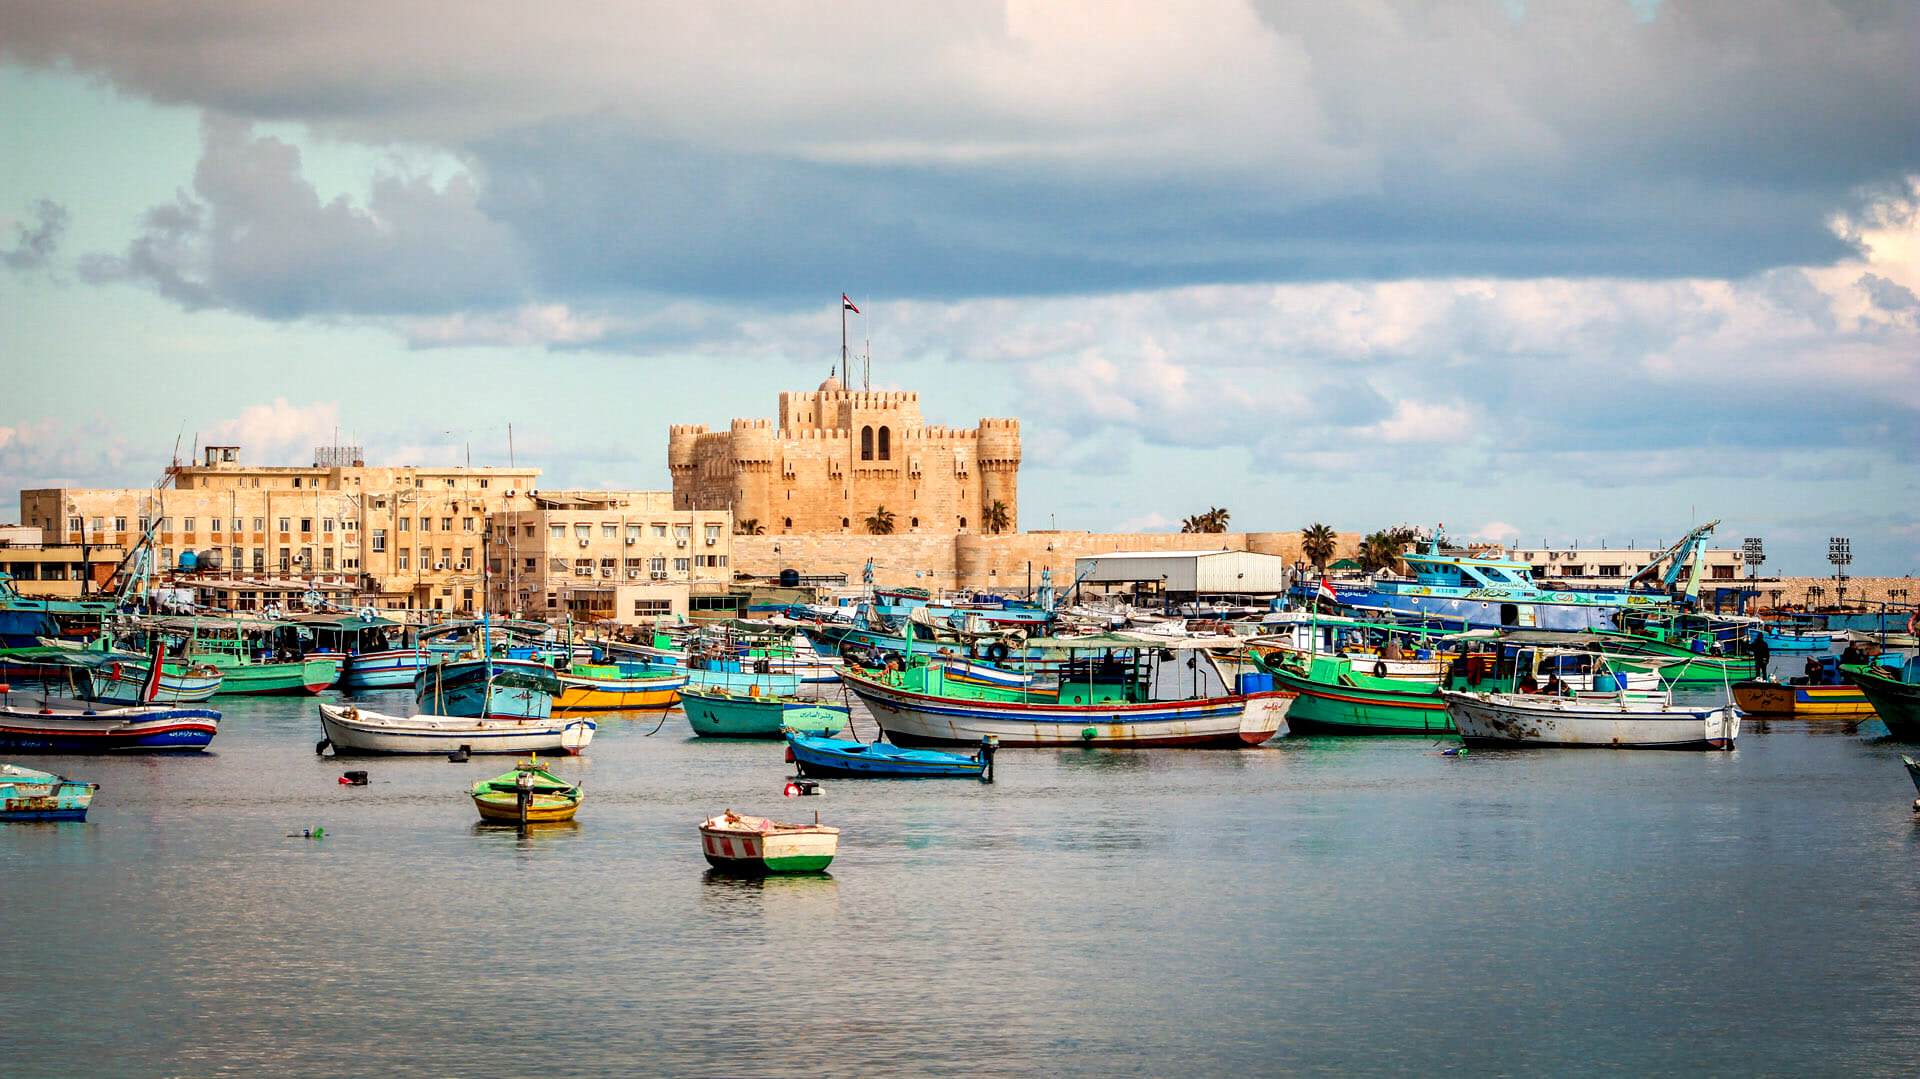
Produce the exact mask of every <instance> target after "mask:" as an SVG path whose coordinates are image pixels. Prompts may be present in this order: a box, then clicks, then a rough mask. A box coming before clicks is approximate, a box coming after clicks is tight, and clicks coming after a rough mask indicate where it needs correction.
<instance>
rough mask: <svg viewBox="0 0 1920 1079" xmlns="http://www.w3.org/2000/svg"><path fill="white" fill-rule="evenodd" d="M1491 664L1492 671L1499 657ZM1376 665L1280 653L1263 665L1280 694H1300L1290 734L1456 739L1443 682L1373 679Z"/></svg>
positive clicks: (1291, 710) (1369, 661)
mask: <svg viewBox="0 0 1920 1079" xmlns="http://www.w3.org/2000/svg"><path fill="white" fill-rule="evenodd" d="M1471 658H1473V659H1475V660H1478V659H1480V658H1481V657H1478V656H1475V657H1471ZM1485 658H1486V660H1487V663H1488V666H1489V667H1491V666H1492V659H1493V657H1491V656H1488V657H1485ZM1372 665H1373V661H1372V657H1367V659H1366V660H1365V661H1363V663H1362V664H1361V665H1358V666H1356V664H1355V661H1354V660H1352V659H1350V658H1348V657H1346V656H1326V655H1308V654H1306V653H1303V652H1275V653H1272V654H1271V656H1270V657H1264V658H1263V659H1262V661H1261V666H1262V667H1264V668H1265V669H1266V670H1267V671H1268V672H1269V673H1271V674H1272V675H1273V683H1274V688H1276V689H1280V690H1284V691H1288V692H1291V693H1293V694H1294V698H1293V703H1292V704H1291V705H1289V706H1288V707H1287V730H1288V731H1289V732H1290V733H1293V734H1452V733H1454V728H1453V721H1452V720H1451V719H1448V718H1447V702H1446V701H1444V700H1442V699H1441V697H1440V686H1439V684H1438V683H1437V682H1415V681H1412V680H1409V679H1405V678H1385V677H1381V676H1379V675H1375V674H1372V673H1369V672H1370V671H1371V669H1372ZM1478 669H1479V668H1478V667H1476V670H1478ZM1484 677H1485V676H1482V678H1484ZM1476 681H1478V680H1476Z"/></svg>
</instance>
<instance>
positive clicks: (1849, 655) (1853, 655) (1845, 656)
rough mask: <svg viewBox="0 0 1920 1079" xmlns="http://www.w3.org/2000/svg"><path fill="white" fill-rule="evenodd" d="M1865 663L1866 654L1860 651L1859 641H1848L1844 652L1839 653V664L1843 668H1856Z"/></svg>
mask: <svg viewBox="0 0 1920 1079" xmlns="http://www.w3.org/2000/svg"><path fill="white" fill-rule="evenodd" d="M1866 661H1867V653H1866V652H1865V651H1864V650H1862V649H1861V647H1860V642H1859V641H1848V642H1847V648H1846V651H1844V652H1841V653H1840V662H1841V664H1842V665H1844V666H1848V667H1858V666H1860V665H1862V664H1864V663H1866Z"/></svg>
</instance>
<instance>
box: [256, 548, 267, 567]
mask: <svg viewBox="0 0 1920 1079" xmlns="http://www.w3.org/2000/svg"><path fill="white" fill-rule="evenodd" d="M266 568H267V549H266V548H265V547H255V548H254V549H253V572H255V573H260V572H262V571H264V570H265V569H266Z"/></svg>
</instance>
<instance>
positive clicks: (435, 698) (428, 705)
mask: <svg viewBox="0 0 1920 1079" xmlns="http://www.w3.org/2000/svg"><path fill="white" fill-rule="evenodd" d="M561 692H562V686H561V683H560V676H559V674H558V673H556V672H555V671H554V669H553V668H552V667H549V666H547V665H546V664H544V663H541V662H538V661H537V660H531V659H501V658H496V657H490V656H482V657H481V658H479V659H446V658H444V657H440V658H438V659H437V660H436V662H435V663H434V664H433V665H432V666H431V667H428V668H426V669H425V670H423V671H421V672H420V673H419V674H418V675H415V676H414V679H413V696H414V700H415V701H416V702H417V703H418V705H419V707H420V711H421V712H423V713H425V714H427V715H435V716H458V717H462V718H467V719H546V718H548V717H549V716H551V715H552V714H553V701H554V698H556V697H558V696H560V694H561Z"/></svg>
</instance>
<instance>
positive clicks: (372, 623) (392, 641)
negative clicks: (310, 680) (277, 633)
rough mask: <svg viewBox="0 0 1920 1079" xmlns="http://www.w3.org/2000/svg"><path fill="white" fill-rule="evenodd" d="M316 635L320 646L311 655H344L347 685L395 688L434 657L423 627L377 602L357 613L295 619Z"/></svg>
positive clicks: (343, 674)
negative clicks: (383, 612)
mask: <svg viewBox="0 0 1920 1079" xmlns="http://www.w3.org/2000/svg"><path fill="white" fill-rule="evenodd" d="M295 621H296V622H297V624H298V625H299V626H300V627H302V628H303V629H305V630H307V631H308V632H309V633H311V634H312V635H313V640H314V644H315V646H316V647H317V649H318V652H315V653H309V656H310V658H311V657H315V656H319V657H326V658H332V657H335V656H338V657H339V658H340V659H341V660H342V663H343V666H342V667H341V670H340V681H339V683H338V684H339V686H340V688H341V689H392V688H396V687H399V686H410V685H412V684H413V679H414V676H415V675H417V674H419V673H420V670H421V668H423V667H425V666H427V664H428V663H429V662H430V659H429V650H428V649H426V648H425V647H422V646H420V645H419V644H418V643H417V634H418V632H419V631H418V630H417V628H416V627H414V626H409V625H407V624H405V623H402V622H395V621H392V620H390V619H386V618H382V617H380V615H379V612H378V611H376V610H374V609H373V608H371V607H367V608H363V609H361V610H360V611H359V612H358V613H357V614H354V615H341V614H333V615H317V616H309V617H305V618H299V619H296V620H295Z"/></svg>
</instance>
